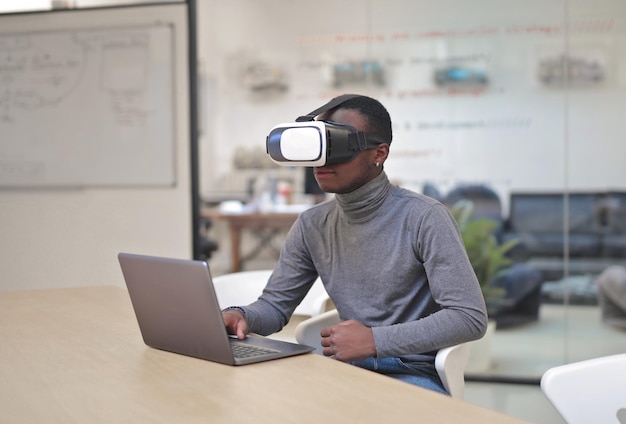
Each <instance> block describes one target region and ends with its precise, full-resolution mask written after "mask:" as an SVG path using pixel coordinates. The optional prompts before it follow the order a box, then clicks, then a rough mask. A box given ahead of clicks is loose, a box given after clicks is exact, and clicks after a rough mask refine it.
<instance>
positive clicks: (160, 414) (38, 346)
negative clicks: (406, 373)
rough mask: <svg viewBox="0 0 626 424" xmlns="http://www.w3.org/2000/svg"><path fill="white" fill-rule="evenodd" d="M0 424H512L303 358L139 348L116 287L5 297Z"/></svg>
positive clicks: (0, 316) (1, 299) (1, 306)
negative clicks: (247, 361) (223, 360)
mask: <svg viewBox="0 0 626 424" xmlns="http://www.w3.org/2000/svg"><path fill="white" fill-rule="evenodd" d="M0 417H1V418H0V421H2V422H11V423H36V422H45V423H70V422H71V423H183V422H184V423H196V422H197V423H207V422H210V423H228V424H233V423H252V422H254V423H266V422H267V423H304V424H307V423H316V424H319V423H324V422H342V423H346V422H347V423H350V422H358V423H386V422H392V423H404V422H416V421H417V422H425V423H426V422H427V423H451V422H462V423H489V422H501V423H515V422H521V421H519V420H517V419H514V418H510V417H507V416H505V415H502V414H499V413H497V412H493V411H490V410H487V409H483V408H480V407H477V406H474V405H470V404H467V403H464V402H459V401H457V400H453V399H451V398H449V397H447V396H443V395H440V394H437V393H434V392H430V391H427V390H424V389H421V388H418V387H415V386H411V385H408V384H406V383H402V382H399V381H396V380H394V379H391V378H388V377H383V376H380V375H377V374H375V373H372V372H370V371H365V370H362V369H359V368H356V367H353V366H350V365H346V364H343V363H340V362H337V361H334V360H332V359H328V358H324V357H322V356H318V355H314V354H307V355H303V356H298V357H293V358H289V359H281V360H276V361H270V362H265V363H261V364H255V365H246V366H241V367H231V366H228V365H221V364H216V363H212V362H208V361H203V360H200V359H195V358H189V357H186V356H181V355H177V354H173V353H168V352H162V351H159V350H155V349H152V348H149V347H147V346H145V345H144V344H143V341H142V340H141V335H140V333H139V329H138V327H137V323H136V321H135V316H134V313H133V311H132V307H131V304H130V300H129V298H128V293H127V291H126V290H125V289H123V288H120V287H86V288H72V289H52V290H33V291H21V292H0Z"/></svg>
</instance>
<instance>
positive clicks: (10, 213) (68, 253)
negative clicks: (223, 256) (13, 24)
mask: <svg viewBox="0 0 626 424" xmlns="http://www.w3.org/2000/svg"><path fill="white" fill-rule="evenodd" d="M80 13H85V12H80ZM89 13H90V14H89V15H80V16H81V19H80V22H78V23H77V24H76V25H77V26H78V27H84V25H85V24H86V23H87V22H93V21H94V20H97V21H98V22H100V23H101V24H102V25H104V26H108V27H111V26H123V25H135V24H141V23H145V22H149V23H153V22H155V20H157V19H165V20H166V21H171V22H176V23H177V24H176V26H177V28H178V30H179V31H180V32H179V33H178V34H177V36H176V40H177V42H178V44H177V46H176V48H175V54H176V57H175V66H176V68H175V74H176V76H177V79H176V81H175V86H176V93H177V96H176V99H175V102H176V104H175V107H174V110H175V114H176V116H175V120H176V125H175V127H176V133H175V146H174V148H175V152H174V156H175V158H176V184H175V186H173V187H118V188H114V187H110V188H94V187H86V188H77V189H53V188H52V189H45V190H43V189H36V188H34V189H2V190H0V258H2V259H1V260H0V263H1V265H0V290H14V289H29V288H48V287H67V286H83V285H101V284H114V285H123V280H122V275H121V272H120V270H119V265H118V263H117V253H118V252H120V251H130V252H137V253H148V254H157V255H166V256H173V257H186V258H189V257H191V255H192V253H191V251H192V241H191V228H192V226H191V200H190V199H191V197H190V171H189V163H190V160H189V130H188V116H189V108H188V94H187V93H188V89H187V88H188V68H187V63H188V62H187V50H186V47H185V45H186V41H185V40H186V12H185V8H184V6H178V5H177V6H165V8H164V7H163V6H161V7H160V8H156V9H151V8H141V9H137V10H136V9H129V8H124V9H120V10H108V11H91V12H89ZM92 14H97V16H96V15H92ZM4 22H6V21H4ZM4 22H3V24H4ZM47 22H48V24H49V25H54V20H52V19H51V20H49V21H47ZM81 25H82V26H81ZM7 30H11V28H7V26H4V25H3V31H7ZM12 30H13V31H16V29H15V28H13V29H12ZM20 30H21V31H29V30H32V29H29V28H21V29H20ZM81 113H89V108H88V105H85V109H84V110H82V111H77V113H76V115H75V116H72V117H69V118H70V119H68V124H67V125H72V122H73V121H75V120H80V119H81ZM111 172H113V173H114V172H116V170H115V169H111Z"/></svg>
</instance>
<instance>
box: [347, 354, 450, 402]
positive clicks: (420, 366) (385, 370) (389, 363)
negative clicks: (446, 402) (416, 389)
mask: <svg viewBox="0 0 626 424" xmlns="http://www.w3.org/2000/svg"><path fill="white" fill-rule="evenodd" d="M350 363H351V364H352V365H356V366H357V367H360V368H364V369H366V370H370V371H374V372H377V373H379V374H384V375H386V376H389V377H393V378H395V379H398V380H401V381H405V382H407V383H410V384H414V385H416V386H420V387H423V388H425V389H429V390H433V391H435V392H439V393H443V394H446V395H447V394H448V392H447V391H446V389H444V388H443V384H442V383H441V379H440V378H439V375H438V374H437V371H436V370H435V366H434V365H433V364H431V363H426V362H406V361H403V360H402V359H400V358H378V359H376V358H367V359H364V360H362V361H355V362H350Z"/></svg>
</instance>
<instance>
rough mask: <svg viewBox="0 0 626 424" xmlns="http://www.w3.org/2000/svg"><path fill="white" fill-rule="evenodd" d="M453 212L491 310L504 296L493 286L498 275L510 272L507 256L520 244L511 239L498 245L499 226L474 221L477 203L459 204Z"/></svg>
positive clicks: (492, 221)
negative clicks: (497, 229) (496, 231)
mask: <svg viewBox="0 0 626 424" xmlns="http://www.w3.org/2000/svg"><path fill="white" fill-rule="evenodd" d="M450 212H451V213H452V216H453V217H454V219H455V220H456V222H457V224H458V226H459V229H460V231H461V236H462V237H463V242H464V243H465V250H466V251H467V256H468V257H469V260H470V262H471V264H472V267H473V268H474V272H475V273H476V277H477V278H478V282H479V284H480V287H481V290H482V292H483V296H484V297H485V302H486V303H487V308H488V309H489V308H490V307H493V306H495V305H497V304H498V301H499V300H500V299H502V296H503V295H504V292H503V290H502V289H500V288H497V287H493V286H491V285H490V283H491V282H492V281H493V280H494V278H496V276H499V275H501V274H502V273H505V272H507V269H508V266H509V265H510V264H511V259H510V258H508V257H507V253H508V252H509V251H510V250H511V249H512V248H513V247H515V245H516V244H518V242H519V241H518V240H509V241H507V242H505V243H499V242H498V240H497V238H496V236H495V230H496V228H497V227H498V225H499V223H498V222H497V221H495V220H493V219H488V218H480V219H473V218H472V215H473V212H474V204H473V203H472V202H471V201H470V200H460V201H458V202H457V203H455V204H454V205H453V206H452V207H451V208H450Z"/></svg>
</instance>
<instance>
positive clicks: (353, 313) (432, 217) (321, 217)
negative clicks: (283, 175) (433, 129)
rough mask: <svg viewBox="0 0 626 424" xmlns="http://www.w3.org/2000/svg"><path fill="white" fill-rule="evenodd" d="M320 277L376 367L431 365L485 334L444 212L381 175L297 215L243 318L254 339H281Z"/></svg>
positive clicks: (481, 306) (475, 287) (473, 285)
mask: <svg viewBox="0 0 626 424" xmlns="http://www.w3.org/2000/svg"><path fill="white" fill-rule="evenodd" d="M318 275H319V276H320V277H321V280H322V282H323V283H324V286H325V288H326V291H327V292H328V294H329V295H330V297H331V299H332V301H333V302H334V304H335V306H336V307H337V310H338V311H339V315H340V316H341V319H343V320H347V319H355V320H357V321H359V322H361V323H362V324H364V325H366V326H368V327H371V328H372V331H373V334H374V340H375V343H376V352H377V356H378V357H379V358H382V357H391V356H397V357H403V358H406V359H409V360H419V361H433V360H434V354H435V353H436V351H437V350H438V349H441V348H443V347H446V346H450V345H453V344H458V343H462V342H467V341H471V340H475V339H478V338H480V337H482V335H483V334H484V332H485V329H486V326H487V312H486V308H485V302H484V299H483V296H482V293H481V290H480V287H479V284H478V281H477V280H476V276H475V274H474V271H473V270H472V267H471V265H470V262H469V260H468V258H467V255H466V253H465V248H464V246H463V241H462V239H461V236H460V233H459V230H458V228H457V226H456V223H455V221H454V219H453V218H452V216H451V215H450V213H449V212H448V210H447V208H446V207H445V206H444V205H442V204H441V203H439V202H437V201H436V200H434V199H431V198H429V197H426V196H424V195H421V194H417V193H414V192H411V191H408V190H405V189H402V188H399V187H396V186H393V185H391V184H390V182H389V180H388V179H387V176H386V174H385V173H384V172H383V173H381V174H380V175H379V176H378V177H377V178H375V179H374V180H372V181H370V182H369V183H367V184H366V185H364V186H363V187H361V188H359V189H357V190H355V191H353V192H351V193H348V194H337V195H336V196H335V198H334V199H333V200H331V201H328V202H325V203H322V204H319V205H317V206H315V207H313V208H311V209H309V210H307V211H305V212H303V213H302V214H301V215H300V217H299V218H298V220H297V221H296V222H295V223H294V225H293V227H292V228H291V230H290V231H289V234H288V235H287V239H286V241H285V244H284V245H283V247H282V250H281V255H280V259H279V261H278V263H277V265H276V267H275V269H274V272H273V274H272V276H271V277H270V279H269V281H268V284H267V287H266V288H265V290H264V292H263V294H262V295H261V297H259V299H258V300H257V301H256V302H254V303H252V304H251V305H248V306H246V307H245V308H244V309H245V311H246V317H247V321H248V324H249V326H250V330H251V331H253V332H255V333H258V334H264V335H267V334H271V333H274V332H277V331H279V330H280V329H281V328H282V327H283V326H284V325H285V324H286V323H287V322H288V320H289V317H291V314H292V313H293V311H294V309H295V308H296V306H297V305H298V304H299V303H300V301H301V300H302V299H303V298H304V296H305V295H306V293H307V291H308V289H309V287H310V286H311V285H312V283H313V281H315V279H316V278H317V276H318Z"/></svg>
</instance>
